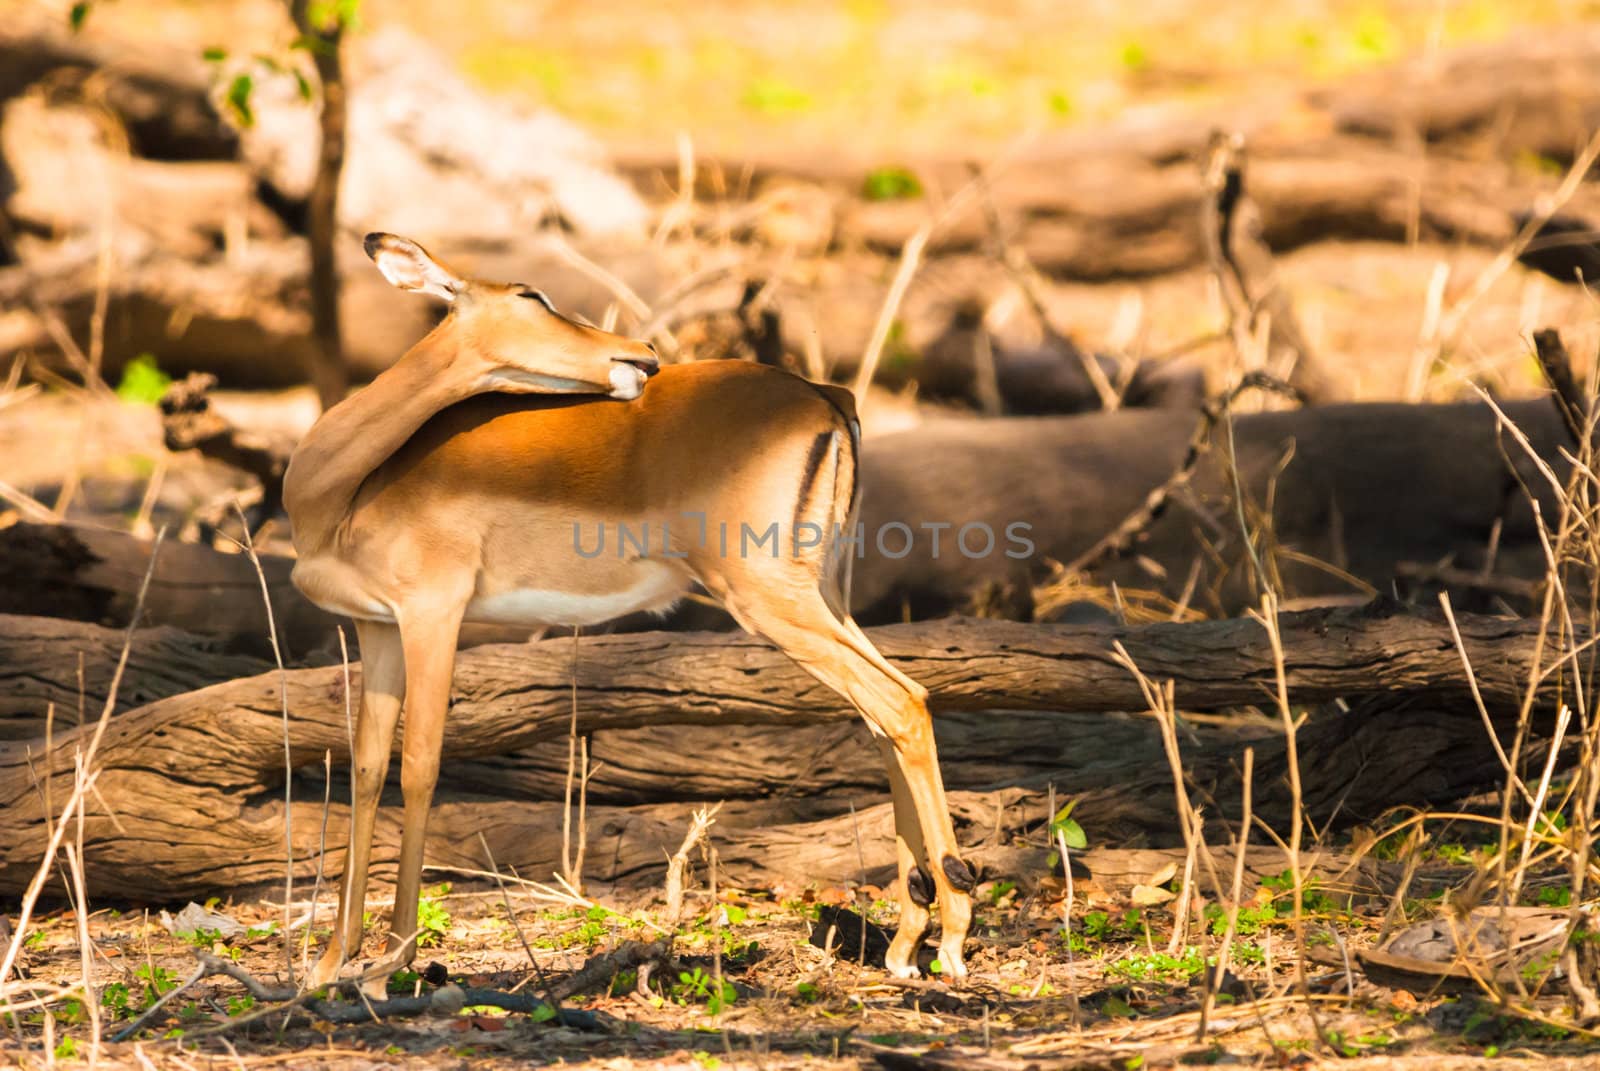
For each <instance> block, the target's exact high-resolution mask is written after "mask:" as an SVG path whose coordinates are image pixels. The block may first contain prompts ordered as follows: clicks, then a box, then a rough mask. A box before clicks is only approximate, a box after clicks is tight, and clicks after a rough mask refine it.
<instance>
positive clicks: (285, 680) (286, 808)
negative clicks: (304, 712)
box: [233, 503, 348, 984]
mask: <svg viewBox="0 0 1600 1071" xmlns="http://www.w3.org/2000/svg"><path fill="white" fill-rule="evenodd" d="M233 509H234V513H235V514H237V515H238V517H239V528H240V530H241V531H242V532H243V534H244V542H243V543H240V544H239V545H240V547H241V548H242V549H243V550H244V552H245V554H246V556H248V557H249V559H250V565H251V567H252V568H254V569H255V571H256V579H257V580H258V581H259V582H260V584H261V604H262V606H264V607H266V611H267V639H268V640H269V641H270V642H271V644H272V660H273V662H274V663H276V664H277V667H278V702H279V706H280V708H281V711H282V714H283V962H284V969H285V970H286V971H287V972H288V978H289V981H290V983H291V984H292V983H293V982H294V939H293V938H292V937H291V936H290V935H289V923H290V921H291V915H290V911H291V906H290V905H292V904H293V902H294V747H293V742H292V741H291V739H290V733H289V671H288V670H287V669H285V668H284V665H283V649H282V648H281V647H280V646H279V645H278V625H277V620H276V619H275V618H274V617H273V613H272V595H271V593H270V592H269V591H268V589H267V574H266V573H265V572H263V571H262V568H261V559H260V558H259V557H257V556H256V548H255V543H254V542H252V541H251V539H250V522H249V521H247V520H245V516H244V510H243V509H241V508H239V505H238V503H235V504H234V507H233ZM346 694H347V695H348V686H347V687H346Z"/></svg>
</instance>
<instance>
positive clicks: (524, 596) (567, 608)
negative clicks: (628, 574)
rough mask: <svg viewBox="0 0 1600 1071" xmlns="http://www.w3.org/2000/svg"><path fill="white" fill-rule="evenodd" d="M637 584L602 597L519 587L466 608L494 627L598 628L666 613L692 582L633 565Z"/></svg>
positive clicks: (653, 565) (651, 565) (470, 616)
mask: <svg viewBox="0 0 1600 1071" xmlns="http://www.w3.org/2000/svg"><path fill="white" fill-rule="evenodd" d="M634 569H635V570H637V573H638V576H637V580H636V581H635V583H634V584H633V585H632V586H630V587H626V588H622V589H621V590H618V591H609V592H605V593H603V594H578V593H575V592H569V591H559V590H540V589H535V588H517V589H513V590H511V591H501V592H497V593H495V594H493V595H479V596H478V597H476V598H474V599H473V600H472V601H471V602H469V603H468V604H467V614H466V619H467V620H468V621H475V622H478V623H480V624H493V625H526V626H529V627H537V626H539V625H598V624H601V623H603V622H606V621H610V620H612V619H614V618H618V617H621V616H623V615H624V614H631V613H635V612H636V611H639V610H655V611H662V612H664V611H666V610H667V609H669V608H670V607H671V606H672V604H673V603H675V602H677V601H678V600H679V599H680V598H682V597H683V594H684V592H685V591H687V590H688V588H689V580H688V578H687V577H685V576H684V575H683V573H681V572H679V571H678V570H677V569H674V568H672V567H671V566H668V565H663V564H661V563H659V562H652V561H649V560H640V561H636V562H635V563H634Z"/></svg>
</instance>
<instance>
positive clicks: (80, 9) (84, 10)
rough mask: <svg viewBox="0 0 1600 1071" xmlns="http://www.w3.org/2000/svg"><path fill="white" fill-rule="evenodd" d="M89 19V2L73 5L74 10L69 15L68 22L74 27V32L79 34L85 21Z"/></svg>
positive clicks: (86, 0)
mask: <svg viewBox="0 0 1600 1071" xmlns="http://www.w3.org/2000/svg"><path fill="white" fill-rule="evenodd" d="M88 17H89V0H78V2H77V3H76V4H73V5H72V10H71V11H70V12H68V13H67V22H68V23H69V24H70V25H71V26H72V32H73V33H77V32H78V31H79V30H81V29H83V23H84V20H85V19H87V18H88Z"/></svg>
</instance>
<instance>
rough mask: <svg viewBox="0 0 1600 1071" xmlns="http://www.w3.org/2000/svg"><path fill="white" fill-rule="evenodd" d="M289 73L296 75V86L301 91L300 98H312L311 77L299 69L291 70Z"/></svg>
mask: <svg viewBox="0 0 1600 1071" xmlns="http://www.w3.org/2000/svg"><path fill="white" fill-rule="evenodd" d="M289 73H290V74H292V75H294V85H295V88H296V89H298V90H299V91H300V99H301V100H310V99H311V95H312V94H311V81H310V79H308V78H306V76H305V75H303V74H301V73H300V71H298V70H291V71H290V72H289Z"/></svg>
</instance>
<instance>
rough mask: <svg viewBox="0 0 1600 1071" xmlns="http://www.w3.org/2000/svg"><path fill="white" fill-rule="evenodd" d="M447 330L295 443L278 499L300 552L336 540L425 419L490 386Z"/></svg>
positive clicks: (315, 549)
mask: <svg viewBox="0 0 1600 1071" xmlns="http://www.w3.org/2000/svg"><path fill="white" fill-rule="evenodd" d="M451 334H452V333H451V332H450V324H449V322H448V321H446V323H445V324H442V325H440V327H439V328H437V329H435V330H434V332H433V333H432V334H430V335H429V336H428V337H426V338H424V339H423V340H422V341H421V342H419V343H417V345H416V346H414V347H413V348H412V349H411V350H410V352H408V353H407V354H406V355H405V356H404V357H402V358H400V360H399V361H397V362H396V363H395V364H394V366H393V367H391V368H390V369H389V370H388V371H386V372H384V373H383V374H382V375H380V376H378V378H377V379H375V380H373V381H372V384H371V385H370V386H368V387H366V388H365V389H363V390H361V391H359V392H357V393H356V394H354V395H351V396H350V397H349V398H346V399H345V400H344V401H342V402H340V403H339V404H338V405H336V406H334V407H333V408H332V409H329V410H328V411H327V412H326V413H324V414H322V418H321V419H320V420H318V421H317V422H316V424H315V425H313V426H312V428H311V430H310V431H309V432H307V433H306V436H305V438H304V439H302V440H301V441H300V445H299V447H298V448H297V449H296V450H295V452H294V456H293V457H292V458H290V460H289V470H288V472H287V473H286V474H285V475H284V480H283V501H284V506H285V508H286V509H287V511H288V513H289V519H290V521H291V523H292V524H293V526H294V543H295V550H296V552H297V553H298V554H299V555H300V557H301V558H307V557H310V556H311V555H313V554H316V553H318V552H320V551H322V550H324V549H326V548H327V547H328V546H329V545H330V544H331V543H332V542H333V539H334V535H335V533H336V532H337V530H338V528H339V525H340V524H341V523H342V522H343V521H344V519H345V517H346V516H347V515H348V514H349V512H350V505H351V503H352V502H354V501H355V497H356V493H357V492H358V491H359V490H360V489H361V484H362V482H363V481H365V480H366V478H367V477H368V476H369V475H370V474H371V473H372V471H373V470H374V469H376V468H377V467H378V466H379V465H381V464H383V462H384V461H385V460H387V459H388V457H389V456H390V455H391V454H393V453H394V452H395V451H396V450H398V449H399V448H400V447H401V446H403V445H404V444H405V442H406V440H407V439H409V438H411V436H412V435H413V434H414V433H415V432H416V430H417V429H418V428H420V427H421V426H422V425H423V424H424V423H426V422H427V420H428V418H429V417H431V416H433V415H434V414H435V413H437V412H439V411H440V410H442V409H445V408H447V407H449V406H451V405H454V404H455V403H456V402H459V401H462V400H463V399H466V398H469V397H471V396H472V395H474V394H476V393H478V392H480V391H482V390H485V389H487V388H488V382H487V379H486V376H485V375H484V370H483V368H482V367H481V363H480V362H476V361H474V360H472V359H471V358H470V357H468V356H467V355H465V354H463V353H462V352H461V350H460V349H458V347H457V346H455V345H454V344H453V341H452V339H451Z"/></svg>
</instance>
